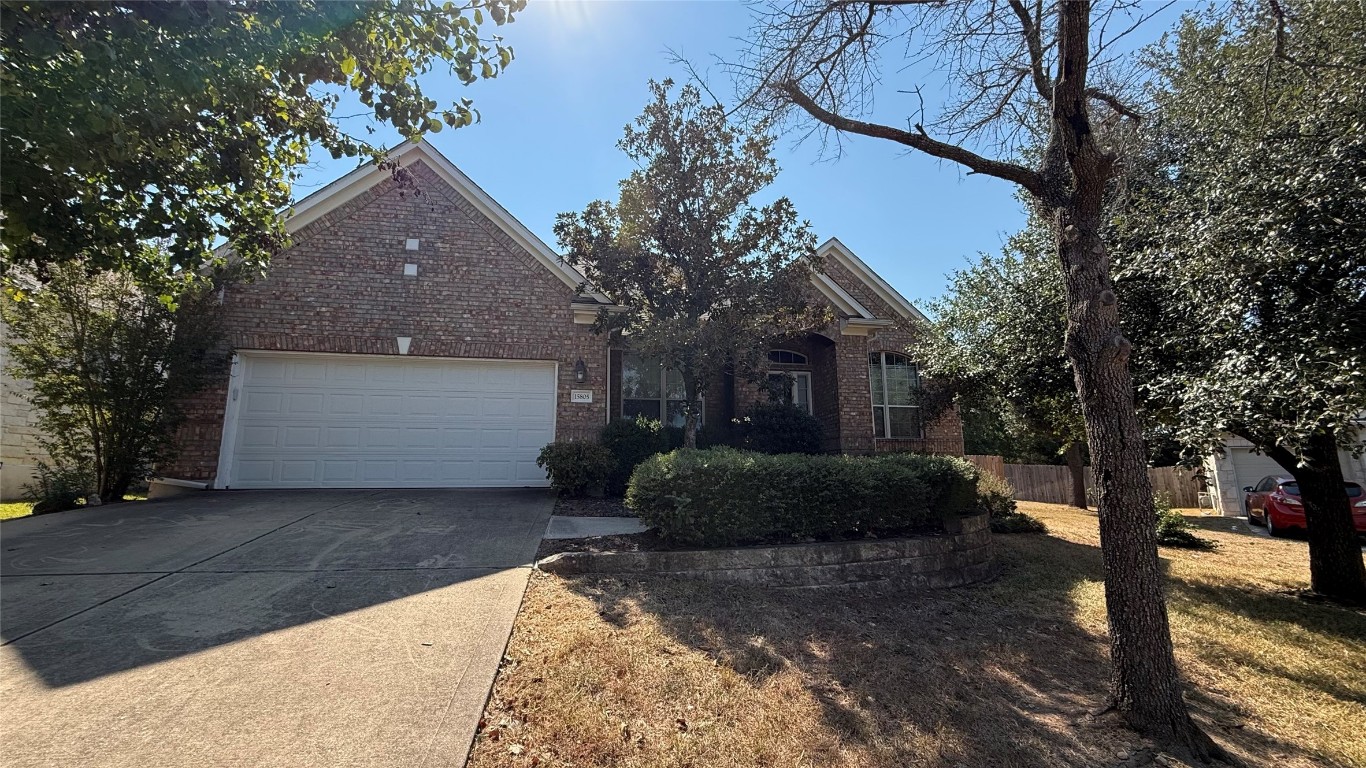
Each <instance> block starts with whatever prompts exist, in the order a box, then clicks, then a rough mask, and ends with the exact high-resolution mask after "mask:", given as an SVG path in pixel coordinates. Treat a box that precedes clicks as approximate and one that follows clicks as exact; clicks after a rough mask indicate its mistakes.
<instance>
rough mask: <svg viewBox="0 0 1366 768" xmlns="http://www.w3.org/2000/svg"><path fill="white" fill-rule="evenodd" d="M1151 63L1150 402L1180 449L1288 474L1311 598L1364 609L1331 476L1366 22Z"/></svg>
mask: <svg viewBox="0 0 1366 768" xmlns="http://www.w3.org/2000/svg"><path fill="white" fill-rule="evenodd" d="M1153 58H1154V62H1153V63H1154V65H1155V66H1156V67H1157V71H1158V74H1159V75H1160V80H1159V82H1158V90H1157V94H1156V103H1157V106H1158V109H1159V110H1160V114H1161V115H1162V119H1161V120H1160V121H1158V122H1155V123H1154V125H1153V126H1152V128H1151V129H1150V130H1149V134H1150V135H1149V139H1150V141H1151V143H1152V144H1153V145H1154V147H1155V148H1156V150H1155V151H1156V153H1157V155H1158V157H1159V158H1160V159H1162V160H1164V161H1165V162H1164V165H1163V167H1164V170H1165V175H1166V177H1167V178H1168V179H1169V180H1170V183H1168V184H1161V185H1152V186H1151V187H1150V188H1149V189H1148V190H1147V191H1146V192H1145V193H1144V194H1143V195H1141V196H1140V197H1139V201H1140V203H1141V204H1140V205H1138V206H1136V207H1135V208H1134V209H1133V210H1132V212H1131V213H1130V214H1129V215H1127V216H1126V217H1125V218H1123V219H1121V222H1120V223H1121V227H1122V228H1123V229H1124V230H1126V232H1125V234H1126V235H1128V236H1132V240H1133V241H1134V242H1135V244H1136V246H1137V247H1136V248H1135V250H1136V257H1135V258H1134V259H1132V260H1130V262H1129V263H1128V264H1127V266H1126V270H1125V272H1126V273H1127V274H1133V275H1137V276H1143V277H1145V278H1146V279H1147V280H1149V281H1152V282H1155V283H1157V284H1159V285H1160V286H1161V288H1162V293H1163V294H1164V297H1163V298H1162V299H1161V300H1160V301H1158V302H1155V303H1154V304H1153V306H1154V307H1156V308H1158V309H1159V310H1160V312H1161V321H1162V325H1163V328H1164V329H1165V331H1166V332H1165V334H1164V335H1163V336H1162V337H1159V338H1155V339H1154V342H1156V343H1160V346H1161V350H1162V354H1163V355H1164V357H1165V359H1166V363H1167V364H1166V365H1163V366H1161V367H1155V368H1154V370H1153V371H1152V372H1151V379H1150V384H1149V385H1148V386H1147V387H1145V389H1146V390H1148V391H1147V392H1146V393H1145V394H1146V396H1147V399H1149V400H1155V401H1161V402H1164V403H1165V404H1166V405H1165V408H1166V411H1167V412H1166V418H1167V419H1168V420H1169V421H1170V423H1171V424H1172V425H1173V427H1174V428H1175V430H1176V433H1177V436H1178V437H1179V438H1180V439H1181V440H1182V441H1183V442H1185V443H1188V444H1191V445H1195V446H1201V447H1205V448H1208V449H1212V448H1214V447H1216V446H1218V445H1219V444H1220V442H1221V441H1222V439H1223V437H1224V436H1225V435H1226V434H1229V433H1232V434H1235V435H1239V436H1242V437H1245V438H1247V439H1248V440H1250V441H1251V442H1252V443H1253V444H1254V445H1256V446H1257V447H1258V449H1259V450H1261V451H1262V452H1263V453H1265V454H1266V455H1268V456H1269V457H1271V458H1272V459H1274V460H1275V461H1276V462H1277V463H1278V464H1280V465H1281V466H1282V467H1284V468H1285V470H1286V471H1287V472H1288V473H1290V474H1292V475H1293V476H1294V477H1295V478H1296V480H1298V481H1299V485H1300V490H1301V499H1302V500H1303V503H1304V509H1305V517H1306V519H1307V522H1308V528H1309V533H1308V535H1309V551H1310V552H1309V554H1310V572H1311V576H1312V582H1313V588H1314V590H1315V591H1317V592H1320V593H1322V594H1325V595H1329V596H1332V597H1335V598H1338V599H1342V600H1347V601H1354V602H1366V571H1364V570H1363V564H1362V558H1361V551H1360V548H1359V546H1358V544H1357V542H1356V537H1355V533H1354V531H1353V527H1352V519H1351V511H1350V502H1349V500H1348V498H1347V496H1346V494H1345V491H1344V489H1343V475H1342V469H1341V464H1340V463H1339V459H1338V450H1339V448H1341V447H1346V446H1349V445H1351V444H1352V443H1353V442H1354V441H1359V440H1360V434H1361V427H1362V425H1361V421H1360V418H1361V415H1362V414H1363V413H1366V87H1363V86H1364V85H1366V7H1363V6H1361V5H1360V4H1356V3H1321V2H1312V1H1303V2H1301V1H1294V2H1290V1H1287V0H1277V1H1276V2H1268V3H1266V4H1265V5H1256V6H1241V7H1240V12H1239V13H1237V14H1235V15H1233V16H1232V17H1229V18H1218V17H1200V16H1188V17H1187V18H1186V19H1185V20H1184V21H1183V23H1182V25H1181V27H1180V28H1179V30H1178V32H1177V33H1176V34H1175V36H1174V40H1173V44H1172V45H1170V46H1168V47H1165V48H1162V49H1159V50H1157V51H1155V52H1154V55H1153Z"/></svg>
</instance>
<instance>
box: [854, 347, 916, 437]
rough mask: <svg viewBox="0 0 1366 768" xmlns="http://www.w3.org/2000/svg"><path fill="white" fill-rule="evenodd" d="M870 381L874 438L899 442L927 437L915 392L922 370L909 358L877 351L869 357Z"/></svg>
mask: <svg viewBox="0 0 1366 768" xmlns="http://www.w3.org/2000/svg"><path fill="white" fill-rule="evenodd" d="M868 382H869V385H870V386H871V388H872V395H873V436H874V437H885V438H897V439H912V440H914V439H919V438H921V437H924V432H923V430H922V428H921V424H920V408H919V406H917V405H916V404H915V390H917V389H919V388H920V371H919V370H917V369H916V366H915V363H912V362H911V360H910V358H908V357H906V356H905V355H898V354H896V353H894V352H874V353H872V354H871V355H869V356H868Z"/></svg>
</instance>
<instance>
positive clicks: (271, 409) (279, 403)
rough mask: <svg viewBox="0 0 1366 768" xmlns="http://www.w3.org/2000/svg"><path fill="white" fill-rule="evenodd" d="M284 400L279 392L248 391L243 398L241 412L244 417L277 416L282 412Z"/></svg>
mask: <svg viewBox="0 0 1366 768" xmlns="http://www.w3.org/2000/svg"><path fill="white" fill-rule="evenodd" d="M284 402H285V398H284V395H282V394H280V393H279V392H252V391H248V392H247V396H246V397H245V398H243V404H242V412H243V415H246V416H256V415H261V416H278V415H279V414H280V413H281V411H282V410H283V406H284Z"/></svg>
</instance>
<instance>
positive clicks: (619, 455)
mask: <svg viewBox="0 0 1366 768" xmlns="http://www.w3.org/2000/svg"><path fill="white" fill-rule="evenodd" d="M601 442H602V447H604V448H606V449H607V450H608V451H610V452H611V453H612V471H611V472H610V473H609V474H608V476H607V492H608V493H610V494H612V495H613V496H621V495H623V494H625V493H626V484H627V483H629V482H630V481H631V473H632V472H634V471H635V469H636V465H638V464H640V462H642V461H645V460H646V459H648V458H650V457H651V456H654V455H655V454H657V453H663V452H664V451H666V450H668V447H667V446H668V438H667V436H666V435H665V434H664V430H663V427H662V426H661V425H660V423H659V422H658V421H656V420H654V419H648V418H646V417H644V416H637V417H636V418H634V419H615V420H613V421H612V422H610V423H609V424H608V425H607V426H605V427H603V428H602V437H601Z"/></svg>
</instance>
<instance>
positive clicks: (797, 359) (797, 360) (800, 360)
mask: <svg viewBox="0 0 1366 768" xmlns="http://www.w3.org/2000/svg"><path fill="white" fill-rule="evenodd" d="M778 355H791V356H792V359H791V360H775V359H774V357H775V356H778ZM768 362H770V363H772V364H773V365H811V359H810V358H808V357H807V356H806V355H804V354H802V353H801V352H794V351H793V350H790V349H778V348H775V349H770V350H769V351H768Z"/></svg>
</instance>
